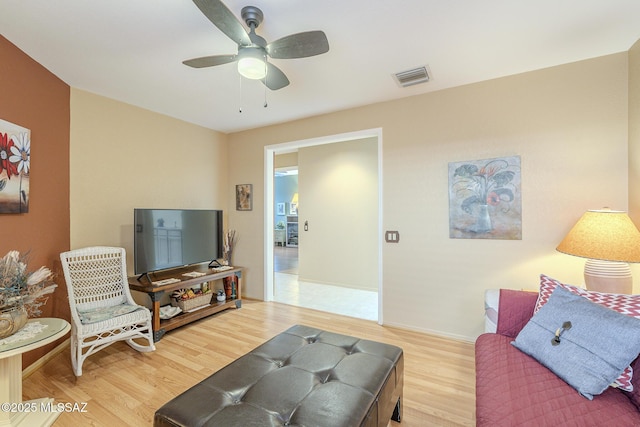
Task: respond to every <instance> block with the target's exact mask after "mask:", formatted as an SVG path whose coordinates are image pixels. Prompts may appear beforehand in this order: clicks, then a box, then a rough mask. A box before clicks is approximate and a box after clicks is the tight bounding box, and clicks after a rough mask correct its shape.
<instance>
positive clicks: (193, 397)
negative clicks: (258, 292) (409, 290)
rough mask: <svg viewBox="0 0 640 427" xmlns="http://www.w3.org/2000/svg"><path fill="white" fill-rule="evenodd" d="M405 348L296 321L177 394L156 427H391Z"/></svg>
mask: <svg viewBox="0 0 640 427" xmlns="http://www.w3.org/2000/svg"><path fill="white" fill-rule="evenodd" d="M403 373H404V359H403V354H402V349H401V348H399V347H395V346H392V345H388V344H383V343H379V342H375V341H367V340H361V339H358V338H354V337H350V336H347V335H339V334H335V333H332V332H326V331H322V330H320V329H315V328H310V327H307V326H301V325H296V326H293V327H291V328H289V329H288V330H286V331H285V332H283V333H281V334H279V335H276V336H275V337H274V338H272V339H271V340H269V341H267V342H266V343H264V344H262V345H261V346H259V347H258V348H256V349H254V350H253V351H251V352H249V353H247V354H245V355H244V356H242V357H240V358H239V359H237V360H235V361H234V362H232V363H231V364H229V365H227V366H225V367H224V368H222V369H220V370H219V371H218V372H216V373H214V374H213V375H211V376H210V377H209V378H206V379H205V380H203V381H202V382H200V383H199V384H196V385H195V386H193V387H191V388H190V389H189V390H187V391H185V392H184V393H182V394H181V395H179V396H177V397H176V398H174V399H172V400H171V401H169V402H168V403H166V404H165V405H164V406H162V407H161V408H160V409H158V410H157V411H156V413H155V418H154V426H156V427H160V426H189V427H197V426H242V427H247V426H259V427H264V426H283V425H291V426H307V427H311V426H327V427H339V426H372V427H373V426H380V427H383V426H386V425H387V424H388V423H389V419H393V420H395V421H400V414H401V408H402V386H403V382H404V380H403Z"/></svg>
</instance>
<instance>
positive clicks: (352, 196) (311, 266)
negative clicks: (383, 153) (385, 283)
mask: <svg viewBox="0 0 640 427" xmlns="http://www.w3.org/2000/svg"><path fill="white" fill-rule="evenodd" d="M298 165H299V175H298V193H299V198H300V199H299V200H300V201H299V206H298V235H299V245H300V247H299V278H300V280H302V281H305V282H316V283H324V284H331V285H336V286H346V287H351V288H358V289H366V290H374V291H377V290H378V244H379V242H378V193H379V191H378V141H377V139H376V138H368V139H358V140H353V141H345V142H340V143H334V144H323V145H316V146H313V147H305V148H301V149H300V151H299V152H298ZM307 221H308V223H309V229H308V231H305V230H304V224H305V222H307Z"/></svg>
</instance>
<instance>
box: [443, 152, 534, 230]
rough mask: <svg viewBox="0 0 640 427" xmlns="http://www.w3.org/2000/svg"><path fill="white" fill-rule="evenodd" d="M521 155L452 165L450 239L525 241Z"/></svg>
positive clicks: (450, 170)
mask: <svg viewBox="0 0 640 427" xmlns="http://www.w3.org/2000/svg"><path fill="white" fill-rule="evenodd" d="M520 182H521V169H520V156H512V157H502V158H497V159H485V160H476V161H466V162H454V163H449V237H450V238H452V239H503V240H521V239H522V197H521V190H520Z"/></svg>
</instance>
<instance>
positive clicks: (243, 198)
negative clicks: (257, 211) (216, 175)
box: [236, 184, 253, 211]
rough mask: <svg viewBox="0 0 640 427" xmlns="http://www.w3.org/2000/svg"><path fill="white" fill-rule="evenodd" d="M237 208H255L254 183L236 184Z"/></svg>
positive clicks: (246, 209)
mask: <svg viewBox="0 0 640 427" xmlns="http://www.w3.org/2000/svg"><path fill="white" fill-rule="evenodd" d="M236 210H237V211H250V210H253V184H238V185H236Z"/></svg>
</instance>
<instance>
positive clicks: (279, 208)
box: [276, 203, 287, 215]
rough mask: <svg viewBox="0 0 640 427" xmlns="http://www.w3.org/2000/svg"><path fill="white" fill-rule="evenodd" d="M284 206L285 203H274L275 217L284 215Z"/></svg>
mask: <svg viewBox="0 0 640 427" xmlns="http://www.w3.org/2000/svg"><path fill="white" fill-rule="evenodd" d="M285 206H286V204H285V203H276V215H286V214H287V211H286V207H285Z"/></svg>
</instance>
